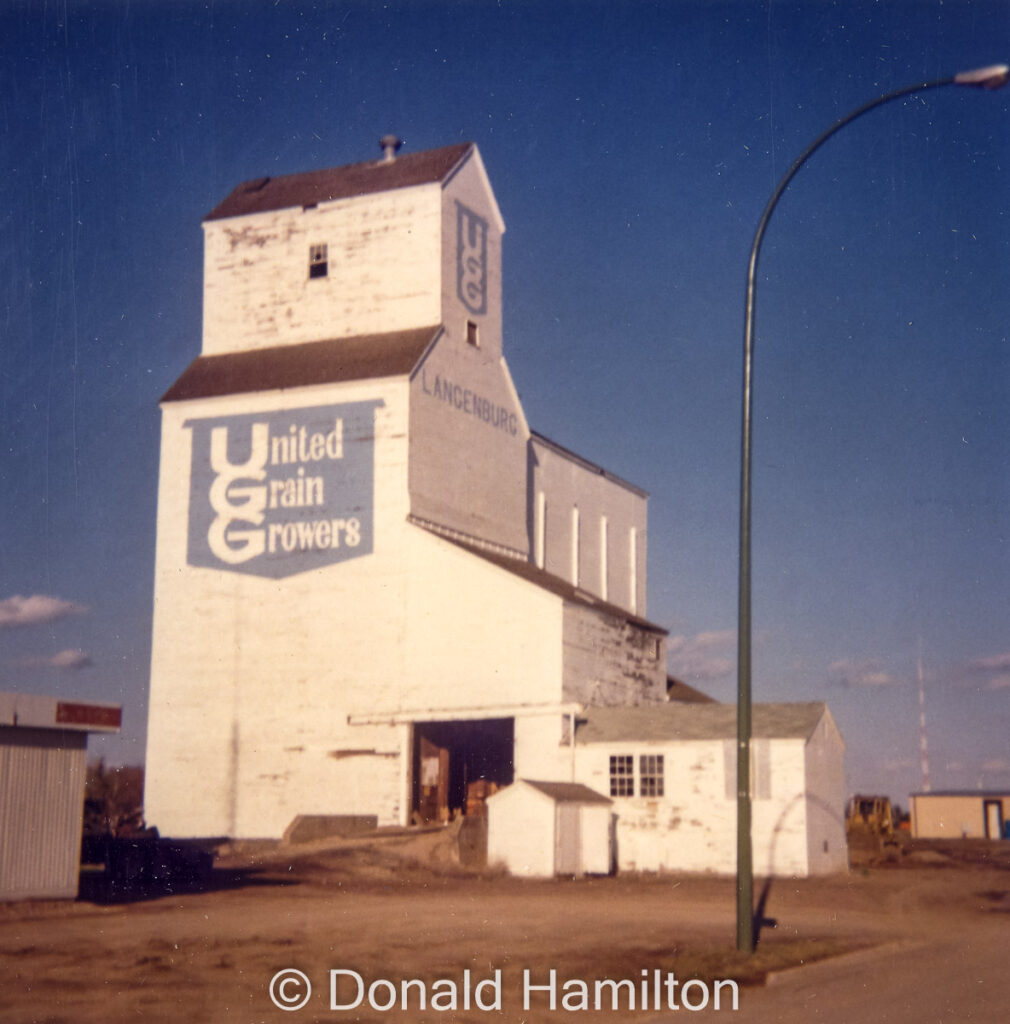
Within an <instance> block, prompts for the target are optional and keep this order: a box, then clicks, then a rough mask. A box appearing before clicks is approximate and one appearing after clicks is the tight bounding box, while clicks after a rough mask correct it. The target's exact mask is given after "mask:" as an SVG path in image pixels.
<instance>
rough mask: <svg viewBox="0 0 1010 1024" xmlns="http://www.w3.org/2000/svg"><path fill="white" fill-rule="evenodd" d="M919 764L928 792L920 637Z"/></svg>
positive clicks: (920, 645)
mask: <svg viewBox="0 0 1010 1024" xmlns="http://www.w3.org/2000/svg"><path fill="white" fill-rule="evenodd" d="M919 763H920V766H921V768H922V791H923V793H928V792H929V751H928V750H927V748H926V690H925V687H924V686H923V682H922V637H920V638H919Z"/></svg>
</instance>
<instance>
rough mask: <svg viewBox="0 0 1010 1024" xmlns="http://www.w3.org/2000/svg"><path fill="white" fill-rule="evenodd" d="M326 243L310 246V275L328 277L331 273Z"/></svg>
mask: <svg viewBox="0 0 1010 1024" xmlns="http://www.w3.org/2000/svg"><path fill="white" fill-rule="evenodd" d="M329 268H330V264H329V258H328V256H327V249H326V243H325V242H324V243H322V244H321V245H310V246H309V277H326V275H327V274H328V273H329Z"/></svg>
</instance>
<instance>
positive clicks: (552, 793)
mask: <svg viewBox="0 0 1010 1024" xmlns="http://www.w3.org/2000/svg"><path fill="white" fill-rule="evenodd" d="M519 781H520V782H525V783H526V785H527V786H532V787H533V788H534V789H536V790H539V791H540V792H541V793H543V794H544V795H545V796H549V797H550V798H551V799H552V800H555V801H556V802H557V803H561V804H609V803H613V801H612V800H611V799H610V797H606V796H604V795H603V794H602V793H597V792H596V790H595V789H590V788H589V787H588V786H583V785H582V783H581V782H535V781H534V780H533V779H520V780H519Z"/></svg>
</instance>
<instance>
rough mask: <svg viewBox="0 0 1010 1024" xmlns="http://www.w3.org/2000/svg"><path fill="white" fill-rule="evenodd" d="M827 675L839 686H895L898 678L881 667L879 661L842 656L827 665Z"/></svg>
mask: <svg viewBox="0 0 1010 1024" xmlns="http://www.w3.org/2000/svg"><path fill="white" fill-rule="evenodd" d="M828 677H829V678H830V679H831V681H832V682H833V683H838V684H840V685H841V686H870V687H878V686H895V685H897V684H898V682H899V680H898V679H897V678H896V677H895V676H893V675H892V674H891V673H890V672H888V671H886V670H885V669H884V668H882V667H881V664H880V662H879V661H872V660H870V661H855V660H853V659H851V658H843V659H842V660H840V661H835V662H832V663H831V664H830V665H829V666H828Z"/></svg>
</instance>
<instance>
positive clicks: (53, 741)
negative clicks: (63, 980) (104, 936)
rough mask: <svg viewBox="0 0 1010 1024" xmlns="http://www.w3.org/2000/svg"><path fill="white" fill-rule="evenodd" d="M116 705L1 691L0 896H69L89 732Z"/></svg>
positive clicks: (110, 727) (114, 721)
mask: <svg viewBox="0 0 1010 1024" xmlns="http://www.w3.org/2000/svg"><path fill="white" fill-rule="evenodd" d="M121 717H122V709H121V708H120V707H119V706H118V705H115V704H96V703H94V702H90V701H89V702H86V703H85V702H79V701H68V700H59V699H57V698H56V697H40V696H36V695H34V694H26V693H0V900H21V899H73V898H74V897H76V895H77V882H78V876H79V875H80V869H81V830H82V828H83V823H84V780H85V772H86V769H87V765H86V758H87V741H88V736H87V734H88V733H89V732H119V728H120V724H121Z"/></svg>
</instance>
